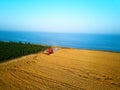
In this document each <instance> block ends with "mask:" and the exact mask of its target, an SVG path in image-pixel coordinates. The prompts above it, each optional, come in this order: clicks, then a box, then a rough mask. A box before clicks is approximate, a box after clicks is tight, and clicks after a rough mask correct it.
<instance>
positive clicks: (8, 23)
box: [0, 0, 120, 33]
mask: <svg viewBox="0 0 120 90" xmlns="http://www.w3.org/2000/svg"><path fill="white" fill-rule="evenodd" d="M0 30H24V31H48V32H81V33H120V0H0Z"/></svg>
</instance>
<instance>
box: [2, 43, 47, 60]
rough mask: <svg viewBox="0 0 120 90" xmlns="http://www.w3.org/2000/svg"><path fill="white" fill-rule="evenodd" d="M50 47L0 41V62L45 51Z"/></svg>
mask: <svg viewBox="0 0 120 90" xmlns="http://www.w3.org/2000/svg"><path fill="white" fill-rule="evenodd" d="M48 47H49V46H43V45H34V44H30V43H22V42H18V43H16V42H2V41H0V62H2V61H5V60H9V59H13V58H16V57H20V56H23V55H28V54H32V53H37V52H41V51H44V50H45V49H46V48H48Z"/></svg>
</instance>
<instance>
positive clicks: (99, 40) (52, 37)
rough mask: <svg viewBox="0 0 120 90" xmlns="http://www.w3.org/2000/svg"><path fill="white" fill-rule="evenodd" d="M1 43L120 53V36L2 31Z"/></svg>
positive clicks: (0, 34)
mask: <svg viewBox="0 0 120 90" xmlns="http://www.w3.org/2000/svg"><path fill="white" fill-rule="evenodd" d="M0 41H14V42H19V41H22V42H30V43H33V44H46V45H57V46H63V47H72V48H80V49H93V50H108V51H117V52H120V35H119V34H116V35H115V34H76V33H74V34H72V33H69V34H68V33H44V32H16V31H0Z"/></svg>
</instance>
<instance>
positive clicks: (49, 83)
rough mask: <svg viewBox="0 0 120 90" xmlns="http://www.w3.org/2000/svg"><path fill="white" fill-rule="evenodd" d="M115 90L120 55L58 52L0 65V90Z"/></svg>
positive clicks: (118, 86)
mask: <svg viewBox="0 0 120 90" xmlns="http://www.w3.org/2000/svg"><path fill="white" fill-rule="evenodd" d="M17 89H21V90H86V89H87V90H90V89H91V90H118V89H120V53H112V52H103V51H90V50H77V49H61V50H59V51H58V52H56V53H54V54H51V55H44V54H42V53H38V54H32V55H28V56H24V57H21V58H18V59H14V60H12V61H9V62H4V63H0V90H17Z"/></svg>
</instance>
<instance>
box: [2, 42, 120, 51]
mask: <svg viewBox="0 0 120 90" xmlns="http://www.w3.org/2000/svg"><path fill="white" fill-rule="evenodd" d="M0 42H7V41H0ZM9 42H13V41H8V42H7V43H9ZM19 42H21V41H19ZM19 42H13V43H19ZM22 43H23V44H26V43H30V42H22ZM30 44H31V45H42V46H49V47H52V46H54V45H46V44H33V43H30ZM55 46H58V45H55ZM58 47H61V48H68V49H78V50H91V51H103V52H113V53H120V51H112V50H104V49H103V50H98V49H87V48H74V47H64V46H58Z"/></svg>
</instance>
